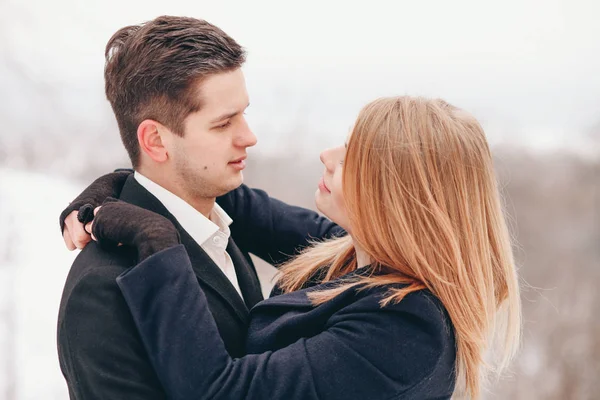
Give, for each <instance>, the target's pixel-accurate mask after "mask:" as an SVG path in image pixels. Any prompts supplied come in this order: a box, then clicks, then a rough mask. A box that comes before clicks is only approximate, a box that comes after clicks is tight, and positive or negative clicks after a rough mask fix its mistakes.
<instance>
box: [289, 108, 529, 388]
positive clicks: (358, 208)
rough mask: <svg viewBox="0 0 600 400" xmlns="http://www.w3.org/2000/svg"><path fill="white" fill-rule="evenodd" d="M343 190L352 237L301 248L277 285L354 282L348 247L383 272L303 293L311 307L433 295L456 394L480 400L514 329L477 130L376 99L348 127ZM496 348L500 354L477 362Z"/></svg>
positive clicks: (507, 267) (502, 239)
mask: <svg viewBox="0 0 600 400" xmlns="http://www.w3.org/2000/svg"><path fill="white" fill-rule="evenodd" d="M342 187H343V192H344V199H345V203H346V209H347V211H348V216H349V220H350V227H351V229H350V230H351V235H352V237H349V236H347V237H342V238H337V239H332V240H329V241H325V242H322V243H317V244H315V245H314V246H311V247H309V248H307V249H306V250H305V251H304V252H302V254H300V255H299V256H298V257H296V258H295V259H293V260H292V261H290V262H289V263H287V264H286V265H284V266H283V267H282V268H281V275H280V279H279V282H278V284H279V286H280V287H281V289H282V290H283V291H284V292H290V291H294V290H298V289H300V288H302V287H303V285H305V284H306V282H307V281H308V280H309V279H310V278H311V277H313V276H315V274H319V275H320V276H323V277H324V278H325V279H324V280H325V281H329V280H332V279H335V278H338V277H340V276H341V275H344V274H345V273H347V272H350V271H352V270H353V269H355V268H356V257H355V252H354V243H355V244H356V245H358V246H360V248H362V249H363V250H364V251H365V252H366V253H367V254H368V255H369V256H370V257H371V259H372V260H374V263H373V264H372V265H371V268H373V270H375V269H377V268H381V269H382V270H383V271H385V273H383V274H377V275H372V276H371V275H368V274H367V275H366V276H361V277H360V278H359V279H358V280H354V281H348V282H345V283H343V284H341V285H338V286H335V287H334V288H332V289H327V290H321V291H315V292H311V293H310V296H311V299H312V300H313V302H314V303H315V304H320V303H322V302H325V301H327V300H329V299H331V298H333V297H335V296H336V295H337V294H339V293H341V292H343V291H344V290H347V289H349V288H350V287H353V286H359V287H363V288H364V287H374V286H379V285H387V284H390V283H404V284H406V286H405V287H404V288H402V289H394V290H392V291H390V292H389V295H388V296H387V297H386V298H384V300H383V301H382V306H385V305H386V304H388V303H390V302H399V301H401V300H402V298H403V297H404V296H406V295H407V294H409V293H411V292H414V291H417V290H421V289H425V288H426V289H429V290H430V291H431V292H432V293H433V294H434V295H435V296H437V297H438V298H439V299H440V301H441V302H442V303H443V305H444V306H445V308H446V310H447V312H448V314H449V316H450V319H451V321H452V325H453V326H454V330H455V336H456V346H457V372H458V385H459V386H460V387H463V388H464V389H466V393H467V394H468V395H470V397H472V398H477V397H478V396H479V393H480V386H481V380H482V377H484V376H486V374H485V372H488V371H490V370H491V369H494V370H496V371H500V370H502V369H503V368H504V367H505V366H507V365H508V362H509V361H510V360H511V358H512V357H513V356H514V354H515V352H516V350H517V348H518V345H519V339H520V329H521V305H520V297H519V285H518V278H517V273H516V267H515V262H514V259H513V253H512V249H511V241H510V235H509V232H508V229H507V226H506V222H505V219H504V215H503V209H502V205H501V201H500V195H499V190H498V186H497V183H496V177H495V174H494V169H493V162H492V156H491V153H490V150H489V147H488V144H487V141H486V138H485V134H484V132H483V129H482V128H481V126H480V125H479V123H478V122H477V120H475V118H473V117H472V116H471V115H470V114H468V113H466V112H464V111H462V110H460V109H458V108H456V107H453V106H451V105H450V104H448V103H446V102H445V101H443V100H438V99H436V100H429V99H423V98H414V97H394V98H382V99H378V100H376V101H374V102H372V103H370V104H368V105H367V106H365V107H364V108H363V109H362V111H361V112H360V114H359V116H358V119H357V121H356V124H355V126H354V128H353V131H352V134H351V136H350V139H349V142H348V150H347V154H346V157H345V161H344V170H343V182H342ZM498 339H500V340H499V341H498ZM492 344H494V346H492ZM496 345H498V346H496ZM492 347H494V348H495V347H498V350H500V351H499V352H497V353H496V355H497V357H495V358H494V362H493V363H488V362H485V361H484V355H485V354H486V352H487V351H489V350H492ZM494 364H496V367H494Z"/></svg>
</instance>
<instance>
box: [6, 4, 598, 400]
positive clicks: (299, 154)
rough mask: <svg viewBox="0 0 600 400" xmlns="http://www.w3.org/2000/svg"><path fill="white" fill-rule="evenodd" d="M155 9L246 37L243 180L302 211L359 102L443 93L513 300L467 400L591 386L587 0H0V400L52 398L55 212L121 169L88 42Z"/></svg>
mask: <svg viewBox="0 0 600 400" xmlns="http://www.w3.org/2000/svg"><path fill="white" fill-rule="evenodd" d="M162 14H171V15H187V16H193V17H197V18H203V19H206V20H208V21H210V22H212V23H214V24H216V25H218V26H219V27H221V28H222V29H223V30H225V31H226V32H227V33H229V34H230V35H231V36H233V37H234V38H235V39H236V40H237V41H238V42H239V43H240V44H242V45H243V46H244V47H246V49H247V50H248V63H247V65H246V67H245V73H246V79H247V84H248V90H249V93H250V98H251V103H252V105H251V107H250V108H249V110H248V114H249V115H248V119H249V122H250V124H251V126H252V127H253V129H254V131H255V133H256V134H257V135H258V137H259V143H258V145H257V146H256V147H255V148H254V149H252V150H251V151H250V158H249V168H248V170H247V173H246V181H247V183H249V184H251V185H253V186H257V187H261V188H263V189H266V190H268V191H269V192H270V193H271V194H272V195H274V196H277V197H279V198H282V199H283V200H286V201H288V202H291V203H294V204H299V205H303V206H307V207H313V202H312V199H313V193H314V188H315V186H316V182H317V179H318V177H319V175H320V171H321V165H320V163H319V160H318V153H319V151H320V150H321V149H323V148H325V147H328V146H332V145H336V144H338V143H341V142H342V141H343V140H344V137H345V135H346V133H347V131H348V128H349V127H350V126H351V125H352V123H353V121H354V118H355V117H356V114H357V113H358V111H359V109H360V107H361V106H362V105H364V104H365V103H367V102H368V101H370V100H372V99H374V98H376V97H378V96H384V95H398V94H410V95H426V96H435V97H442V98H445V99H447V100H448V101H450V102H451V103H453V104H455V105H457V106H460V107H463V108H465V109H467V110H469V111H471V112H472V113H473V114H475V116H476V117H478V118H479V120H480V121H481V122H482V124H483V125H484V127H485V129H486V132H487V134H488V137H489V140H490V143H491V144H492V145H493V150H494V153H495V156H496V159H497V167H498V175H499V178H500V180H501V183H502V187H503V190H504V194H505V196H506V199H507V204H508V211H509V214H510V220H511V226H512V227H513V232H514V235H515V239H516V247H515V249H516V252H517V257H518V262H519V265H520V272H521V276H522V278H523V285H524V291H523V303H524V310H525V321H524V322H525V332H524V341H523V349H522V351H521V354H520V357H519V358H518V360H517V362H516V363H515V365H514V368H513V374H512V376H510V377H507V378H505V379H503V380H501V381H500V382H498V383H496V384H495V385H493V386H492V388H491V390H490V393H487V394H486V398H490V399H557V400H559V399H560V400H563V399H598V398H600V380H599V379H598V377H600V321H599V318H598V317H599V316H600V291H598V289H597V287H598V285H600V210H599V209H600V73H599V72H598V71H600V24H598V23H597V20H598V17H600V3H598V1H597V0H589V1H583V0H572V1H567V0H546V1H542V0H522V1H517V0H506V1H503V2H490V1H476V0H471V1H461V0H458V1H451V2H450V1H443V0H426V1H410V2H409V1H376V0H372V1H369V2H366V1H361V2H350V1H316V0H305V1H302V2H283V1H280V2H278V1H258V0H256V1H252V2H242V1H239V2H216V1H211V2H206V1H190V0H188V1H180V0H172V1H170V2H166V3H165V2H164V1H154V0H152V1H140V0H135V1H133V0H132V1H126V2H125V1H115V0H105V1H96V0H95V1H76V0H54V1H51V2H49V1H42V0H0V94H1V96H0V124H1V127H2V129H0V400H17V399H19V400H25V399H27V400H29V399H66V398H67V397H68V396H67V391H66V387H65V384H64V380H63V378H62V375H61V373H60V370H59V368H58V359H57V355H56V334H55V330H56V316H57V312H58V303H59V300H60V296H61V292H62V285H63V282H64V279H65V277H66V274H67V271H68V268H69V267H70V264H71V261H72V259H73V258H74V256H75V253H69V252H68V251H67V250H66V249H65V247H64V246H63V244H62V239H61V237H60V234H59V229H58V223H57V219H58V214H59V212H60V210H61V209H62V208H63V207H64V206H65V205H66V204H67V203H68V201H69V200H70V199H72V198H73V197H74V195H76V194H77V193H78V192H79V190H81V189H82V188H83V187H84V186H85V185H86V184H87V183H89V181H91V180H92V179H93V178H95V177H96V176H98V175H99V174H102V173H105V172H107V171H110V170H112V169H114V168H115V167H120V166H128V165H129V164H128V162H127V157H126V155H125V152H124V150H123V149H122V146H121V143H120V139H119V136H118V132H117V129H116V123H115V121H114V117H113V116H112V113H111V110H110V106H109V104H108V102H107V101H106V100H105V98H104V90H103V65H104V58H103V54H104V46H105V43H106V41H107V40H108V39H109V38H110V36H111V35H112V33H113V32H115V31H116V30H117V29H119V28H120V27H122V26H125V25H129V24H135V23H139V22H142V21H145V20H149V19H152V18H154V17H156V16H158V15H162ZM263 271H264V273H263V278H264V282H265V291H268V285H269V284H270V282H269V277H270V274H271V272H272V271H270V270H269V269H268V267H265V266H263Z"/></svg>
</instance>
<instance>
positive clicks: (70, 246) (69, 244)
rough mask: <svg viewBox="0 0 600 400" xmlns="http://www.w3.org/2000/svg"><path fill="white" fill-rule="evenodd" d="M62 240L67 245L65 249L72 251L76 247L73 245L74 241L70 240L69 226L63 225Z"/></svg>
mask: <svg viewBox="0 0 600 400" xmlns="http://www.w3.org/2000/svg"><path fill="white" fill-rule="evenodd" d="M63 240H64V241H65V245H66V246H67V249H69V250H70V251H73V250H75V249H76V248H77V247H76V246H75V243H73V241H72V240H71V234H70V233H69V228H67V227H66V226H65V229H64V230H63Z"/></svg>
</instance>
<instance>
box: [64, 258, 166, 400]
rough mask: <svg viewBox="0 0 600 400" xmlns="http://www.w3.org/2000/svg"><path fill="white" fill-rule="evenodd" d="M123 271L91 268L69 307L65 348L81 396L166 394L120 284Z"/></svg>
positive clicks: (72, 379) (74, 387) (67, 364)
mask: <svg viewBox="0 0 600 400" xmlns="http://www.w3.org/2000/svg"><path fill="white" fill-rule="evenodd" d="M123 270H124V268H121V267H117V266H103V267H97V268H94V269H91V270H90V271H88V272H87V274H86V275H84V276H83V277H82V278H81V279H80V280H79V281H78V282H77V283H76V285H75V287H74V288H73V290H72V292H71V295H70V298H69V299H68V302H67V304H66V306H65V311H64V318H63V320H62V321H61V326H60V327H59V353H60V355H61V358H62V361H63V362H62V365H63V366H64V369H66V370H65V371H63V372H64V373H65V374H66V376H67V377H68V380H69V382H68V383H69V386H70V389H71V393H72V395H74V396H75V399H85V400H90V399H98V400H100V399H103V400H104V399H132V400H134V399H140V400H141V399H151V400H154V399H165V398H166V395H165V393H164V391H163V389H162V387H161V385H160V382H159V380H158V378H157V376H156V374H155V373H154V370H153V369H152V366H151V364H150V361H149V359H148V356H147V354H146V351H145V350H144V347H143V344H142V342H141V340H140V337H139V334H138V332H137V329H136V327H135V325H134V322H133V319H132V317H131V314H130V313H129V311H128V309H127V305H126V303H125V300H124V299H123V296H122V294H121V293H120V291H119V288H118V287H117V284H116V281H115V278H116V277H117V276H118V275H119V274H120V273H121V272H123ZM72 400H73V399H72Z"/></svg>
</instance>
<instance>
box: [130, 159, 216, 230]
mask: <svg viewBox="0 0 600 400" xmlns="http://www.w3.org/2000/svg"><path fill="white" fill-rule="evenodd" d="M137 171H138V173H140V174H142V175H144V176H145V177H146V178H148V179H150V180H151V181H152V182H154V183H156V184H157V185H159V186H161V187H162V188H164V189H166V190H168V191H169V192H171V193H173V194H174V195H175V196H177V197H179V198H180V199H182V200H183V201H185V202H186V203H188V204H189V205H191V206H192V207H193V208H194V209H195V210H196V211H198V212H199V213H201V214H202V215H204V216H205V217H206V218H208V219H210V213H211V211H212V209H213V207H214V206H215V200H216V199H215V198H214V197H211V198H206V197H198V196H193V195H191V194H190V193H189V191H187V190H184V188H183V185H180V184H178V182H177V180H176V179H169V178H167V177H166V176H165V175H164V174H160V173H152V171H148V170H146V169H139V170H137Z"/></svg>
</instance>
